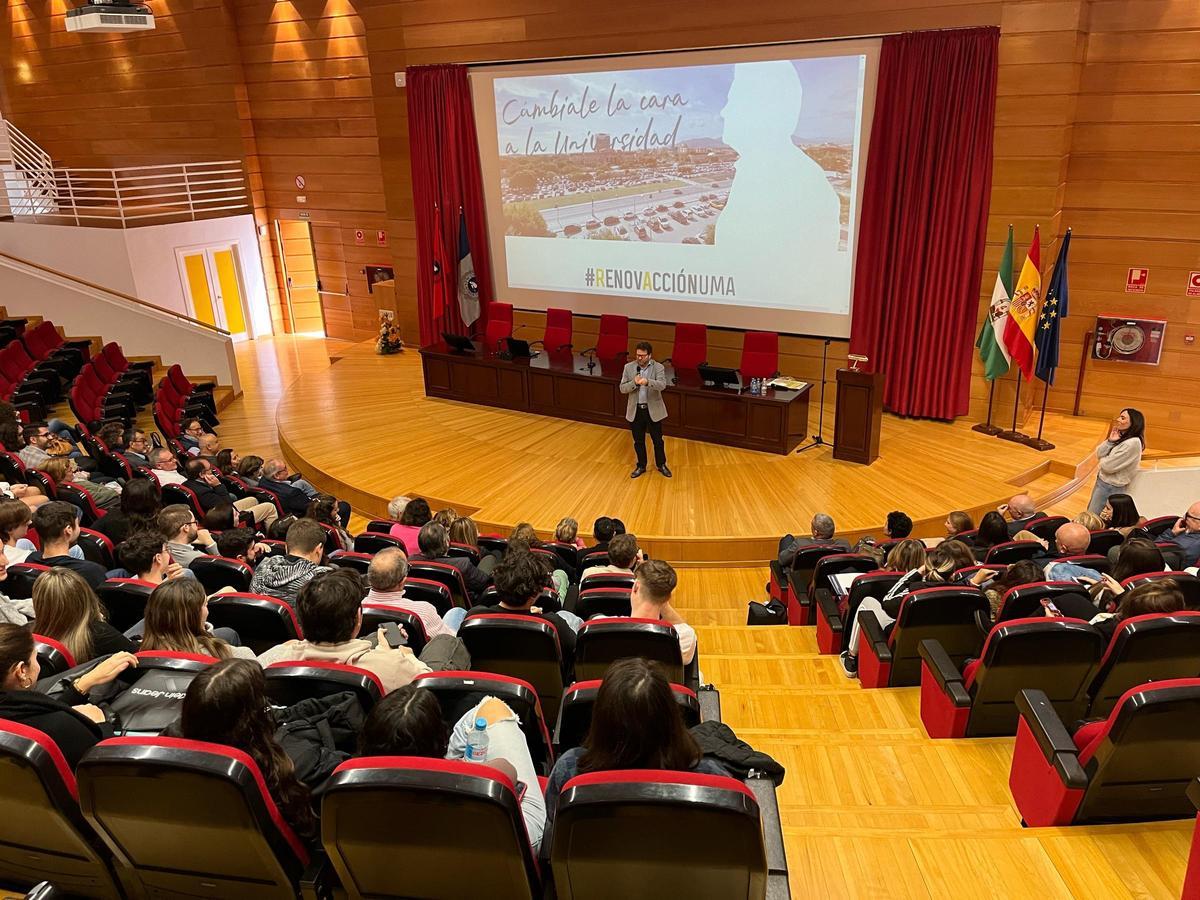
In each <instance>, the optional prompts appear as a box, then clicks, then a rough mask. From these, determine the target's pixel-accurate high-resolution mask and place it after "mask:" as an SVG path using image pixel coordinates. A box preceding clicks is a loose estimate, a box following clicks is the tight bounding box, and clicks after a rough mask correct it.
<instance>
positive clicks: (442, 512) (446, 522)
mask: <svg viewBox="0 0 1200 900" xmlns="http://www.w3.org/2000/svg"><path fill="white" fill-rule="evenodd" d="M457 518H458V512H457V511H456V510H455V509H454V507H453V506H446V507H443V508H442V509H439V510H438V511H437V512H435V513H434V514H433V518H432V519H430V520H429V521H430V522H437V523H438V524H439V525H441V526H442V527H443V528H445V529H446V533H447V534H449V533H450V525H451V524H452V523H453V522H454V520H455V519H457Z"/></svg>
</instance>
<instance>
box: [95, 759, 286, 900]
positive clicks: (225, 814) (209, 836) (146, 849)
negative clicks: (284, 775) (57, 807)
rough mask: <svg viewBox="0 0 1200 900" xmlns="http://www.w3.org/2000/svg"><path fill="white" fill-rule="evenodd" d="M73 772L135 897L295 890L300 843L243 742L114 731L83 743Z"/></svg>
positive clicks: (265, 893)
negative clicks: (129, 876)
mask: <svg viewBox="0 0 1200 900" xmlns="http://www.w3.org/2000/svg"><path fill="white" fill-rule="evenodd" d="M77 776H78V779H79V804H80V806H81V808H82V809H83V814H84V816H85V817H86V818H87V820H88V822H90V823H91V825H92V827H93V828H95V829H96V831H97V832H98V833H99V834H100V836H101V837H102V838H103V839H104V842H105V843H106V844H107V845H108V847H109V849H110V850H111V851H112V852H113V855H114V856H115V857H116V859H117V861H118V863H119V864H121V865H123V866H125V867H127V868H129V869H131V870H132V871H133V874H134V877H135V878H136V880H137V881H138V882H140V885H139V886H140V887H141V888H142V895H143V896H147V897H251V896H252V897H278V898H284V897H286V898H294V897H295V896H297V894H298V893H299V882H300V876H301V873H302V872H303V871H304V867H305V866H306V865H307V864H308V861H309V854H308V850H307V849H306V848H305V846H304V844H303V843H302V842H301V840H300V838H299V837H298V836H297V835H296V834H295V832H294V831H292V829H291V827H290V826H289V825H288V824H287V823H286V822H285V821H284V819H283V816H282V814H281V813H280V811H279V809H278V807H277V806H276V805H275V801H274V800H273V799H272V798H271V795H270V793H269V791H268V790H267V785H266V782H265V780H264V779H263V775H262V773H261V772H260V771H259V768H258V766H257V765H256V764H255V762H254V760H252V759H251V758H250V756H249V755H247V754H246V753H243V752H242V751H241V750H235V749H233V748H232V747H227V746H224V745H222V744H210V743H206V742H203V741H188V740H182V739H179V738H161V737H159V738H113V739H112V740H108V741H103V742H101V743H100V744H98V745H96V746H95V747H93V748H92V749H91V750H90V751H89V752H88V754H87V756H86V757H85V758H84V760H83V762H81V763H80V765H79V769H78V772H77ZM148 786H151V787H148Z"/></svg>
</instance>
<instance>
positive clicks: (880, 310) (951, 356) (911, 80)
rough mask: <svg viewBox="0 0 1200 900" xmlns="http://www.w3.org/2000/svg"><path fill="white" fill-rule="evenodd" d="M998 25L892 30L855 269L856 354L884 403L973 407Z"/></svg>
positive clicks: (945, 413) (948, 412) (930, 408)
mask: <svg viewBox="0 0 1200 900" xmlns="http://www.w3.org/2000/svg"><path fill="white" fill-rule="evenodd" d="M999 39H1000V32H999V29H996V28H978V29H967V30H962V31H927V32H915V33H911V34H900V35H892V36H889V37H885V38H884V39H883V49H882V53H881V55H880V59H879V86H878V89H877V90H876V94H875V118H874V121H873V123H872V125H871V151H870V156H869V159H868V162H867V175H866V182H865V185H864V191H863V212H862V224H861V228H860V230H859V237H858V258H857V263H856V268H855V274H854V315H853V320H852V324H851V330H850V352H851V353H859V354H862V355H865V356H868V357H870V363H869V364H868V368H869V369H871V370H872V371H882V372H885V373H886V375H887V388H886V389H885V391H884V407H885V408H886V409H888V410H889V411H891V412H894V413H899V414H900V415H906V416H926V417H929V418H934V419H952V418H954V417H955V416H961V415H964V414H965V413H966V412H967V407H968V404H969V396H970V381H971V353H972V349H973V346H974V339H975V321H976V311H977V309H978V307H979V289H980V288H979V286H980V275H981V272H982V268H983V255H984V243H985V239H986V231H987V216H988V201H989V199H990V196H991V189H992V123H993V119H994V116H995V109H996V51H997V45H998V43H999Z"/></svg>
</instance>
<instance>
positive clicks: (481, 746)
mask: <svg viewBox="0 0 1200 900" xmlns="http://www.w3.org/2000/svg"><path fill="white" fill-rule="evenodd" d="M487 753H488V733H487V719H485V718H483V716H480V717H479V718H478V719H476V720H475V728H474V730H473V731H472V732H471V733H470V734H469V735H467V750H466V752H465V753H464V754H463V759H465V760H466V761H467V762H487Z"/></svg>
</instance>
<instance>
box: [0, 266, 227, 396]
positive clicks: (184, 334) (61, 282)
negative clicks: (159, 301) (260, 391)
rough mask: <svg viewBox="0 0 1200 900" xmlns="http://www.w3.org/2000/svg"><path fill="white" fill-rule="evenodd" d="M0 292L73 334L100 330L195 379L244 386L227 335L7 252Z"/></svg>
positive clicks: (17, 309)
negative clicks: (36, 266) (118, 295)
mask: <svg viewBox="0 0 1200 900" xmlns="http://www.w3.org/2000/svg"><path fill="white" fill-rule="evenodd" d="M0 297H3V298H5V303H6V305H7V306H8V310H9V312H10V313H11V314H12V315H14V316H20V315H23V314H27V313H28V314H36V315H40V316H43V317H44V318H47V319H51V320H52V321H53V322H54V323H55V324H56V325H61V326H62V327H63V329H64V330H65V331H66V332H67V334H69V335H76V336H79V337H89V336H101V337H103V338H104V339H105V340H106V341H116V342H117V343H119V344H120V345H121V349H122V350H123V351H124V352H125V354H126V355H127V356H160V357H162V360H163V362H164V363H165V364H166V365H171V364H172V363H179V365H181V366H182V367H183V371H184V373H185V374H187V375H188V376H189V377H191V378H193V379H194V380H196V379H198V378H199V376H206V377H212V378H215V379H216V381H217V383H218V384H223V385H229V386H231V387H232V388H233V389H234V391H235V392H236V393H240V392H241V382H240V381H239V380H238V371H237V361H236V359H235V357H234V353H233V340H232V339H231V338H230V337H229V336H228V335H224V334H221V333H219V332H216V331H213V330H210V329H208V328H203V327H201V326H199V325H193V324H191V323H190V322H185V321H184V320H182V319H179V318H176V317H175V316H173V315H171V314H169V313H166V312H161V311H159V310H156V309H149V308H147V307H144V306H138V305H136V304H133V303H130V302H129V301H128V300H126V299H123V298H121V297H115V296H113V295H111V294H109V293H107V292H105V291H104V290H102V289H99V288H91V287H84V286H82V285H80V284H78V283H77V282H73V281H71V280H70V279H68V278H65V277H63V276H61V275H54V274H50V273H47V272H44V271H42V270H40V269H36V268H34V267H33V266H28V265H25V264H24V263H22V262H21V261H19V260H11V259H8V258H5V257H0Z"/></svg>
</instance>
